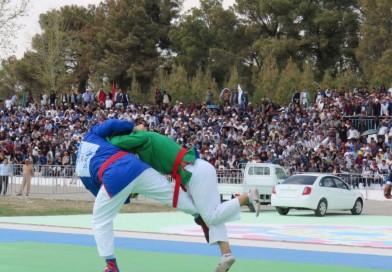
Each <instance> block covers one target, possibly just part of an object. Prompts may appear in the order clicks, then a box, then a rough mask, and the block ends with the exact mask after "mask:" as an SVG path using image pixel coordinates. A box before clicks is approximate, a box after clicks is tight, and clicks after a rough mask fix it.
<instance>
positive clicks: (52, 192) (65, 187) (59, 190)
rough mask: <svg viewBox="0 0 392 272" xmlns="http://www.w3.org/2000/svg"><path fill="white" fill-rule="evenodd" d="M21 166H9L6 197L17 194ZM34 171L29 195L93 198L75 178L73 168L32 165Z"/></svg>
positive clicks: (19, 184) (20, 179) (20, 183)
mask: <svg viewBox="0 0 392 272" xmlns="http://www.w3.org/2000/svg"><path fill="white" fill-rule="evenodd" d="M22 166H23V165H18V164H14V165H11V172H10V176H9V178H8V180H9V181H8V188H7V192H6V195H15V194H17V193H18V192H19V190H20V187H21V185H22V181H23V174H22ZM34 170H35V172H34V175H33V176H32V178H31V190H30V195H36V196H44V197H53V198H69V199H75V198H76V199H86V200H89V199H92V198H93V196H92V195H91V193H90V192H89V191H87V190H86V188H85V187H84V186H83V183H82V181H81V180H80V179H79V178H78V177H77V176H76V173H75V167H74V166H62V165H42V166H40V165H34ZM3 190H4V184H3ZM25 193H26V189H25V191H24V194H25Z"/></svg>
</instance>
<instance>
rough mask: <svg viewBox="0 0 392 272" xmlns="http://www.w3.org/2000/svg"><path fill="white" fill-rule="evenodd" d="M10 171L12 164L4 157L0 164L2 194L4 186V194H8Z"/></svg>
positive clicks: (0, 189) (0, 188) (0, 190)
mask: <svg viewBox="0 0 392 272" xmlns="http://www.w3.org/2000/svg"><path fill="white" fill-rule="evenodd" d="M9 173H10V165H9V164H8V160H7V159H4V160H3V163H2V164H0V195H1V192H2V191H3V188H4V192H3V195H6V194H7V188H8V179H9V177H8V176H9Z"/></svg>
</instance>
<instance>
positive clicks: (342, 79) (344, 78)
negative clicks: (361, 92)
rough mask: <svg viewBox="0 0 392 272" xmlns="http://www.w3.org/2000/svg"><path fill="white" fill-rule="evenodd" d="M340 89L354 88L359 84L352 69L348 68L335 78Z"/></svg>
mask: <svg viewBox="0 0 392 272" xmlns="http://www.w3.org/2000/svg"><path fill="white" fill-rule="evenodd" d="M335 82H336V84H337V86H336V87H337V88H338V89H342V88H353V87H356V86H358V78H357V76H356V75H355V74H354V72H353V71H352V70H351V69H348V70H346V71H344V72H342V73H339V74H338V75H337V76H336V80H335Z"/></svg>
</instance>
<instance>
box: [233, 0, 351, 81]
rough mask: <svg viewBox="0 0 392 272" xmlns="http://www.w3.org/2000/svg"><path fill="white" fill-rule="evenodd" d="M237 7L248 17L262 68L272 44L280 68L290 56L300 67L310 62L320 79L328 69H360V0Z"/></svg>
mask: <svg viewBox="0 0 392 272" xmlns="http://www.w3.org/2000/svg"><path fill="white" fill-rule="evenodd" d="M235 9H236V11H237V12H238V13H239V14H240V16H242V17H243V18H244V24H245V25H246V26H247V33H248V34H249V35H251V40H252V46H251V47H250V49H251V50H252V51H253V52H252V53H253V54H252V55H253V56H254V63H256V64H257V65H258V66H259V67H261V65H262V62H263V60H264V59H265V57H266V55H268V52H269V51H270V49H269V48H270V46H271V45H273V47H274V48H275V52H274V53H275V58H276V60H277V63H278V67H279V69H282V68H283V67H285V65H286V61H287V58H288V57H291V58H292V59H293V60H294V61H295V62H296V63H297V64H298V65H299V66H302V61H303V60H304V59H311V60H312V65H313V66H314V67H315V68H317V71H318V73H317V74H316V77H317V78H318V79H321V77H322V75H323V72H324V71H325V70H326V69H333V70H334V72H336V71H338V70H342V69H347V68H348V67H351V66H352V65H355V56H354V49H355V47H356V46H357V44H358V4H357V0H348V1H335V0H315V1H308V0H294V1H289V0H272V1H271V0H256V1H255V0H237V4H236V5H235Z"/></svg>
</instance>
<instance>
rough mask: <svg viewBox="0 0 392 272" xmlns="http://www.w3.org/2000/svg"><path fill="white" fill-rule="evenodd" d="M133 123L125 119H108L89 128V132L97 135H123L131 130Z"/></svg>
mask: <svg viewBox="0 0 392 272" xmlns="http://www.w3.org/2000/svg"><path fill="white" fill-rule="evenodd" d="M133 127H134V123H133V122H130V121H125V120H117V119H110V120H107V121H105V122H103V123H100V124H97V125H95V126H93V127H92V128H91V131H90V132H91V133H94V134H96V135H98V136H99V137H102V138H106V137H108V136H115V135H125V134H129V133H131V132H132V130H133Z"/></svg>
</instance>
